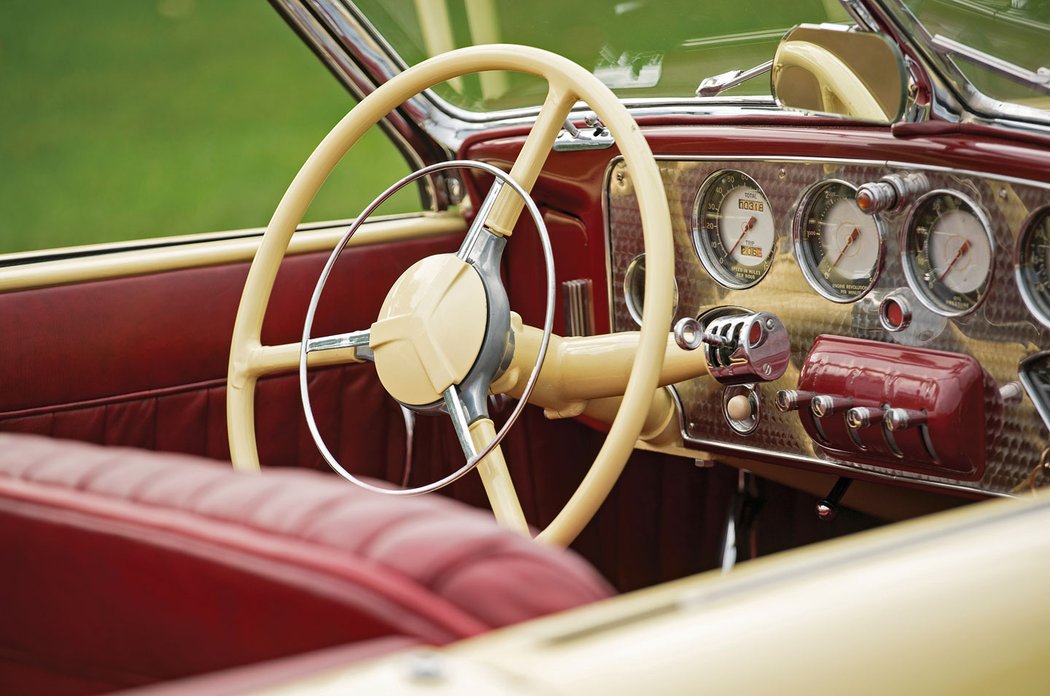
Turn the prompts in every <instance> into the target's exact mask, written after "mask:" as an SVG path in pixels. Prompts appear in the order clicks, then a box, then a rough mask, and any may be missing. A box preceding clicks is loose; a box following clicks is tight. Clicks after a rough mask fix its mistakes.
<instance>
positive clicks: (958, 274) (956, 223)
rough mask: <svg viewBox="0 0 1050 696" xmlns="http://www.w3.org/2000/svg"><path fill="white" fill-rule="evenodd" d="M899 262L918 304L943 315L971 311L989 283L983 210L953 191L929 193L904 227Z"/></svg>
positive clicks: (991, 247) (990, 256) (989, 247)
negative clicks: (920, 303)
mask: <svg viewBox="0 0 1050 696" xmlns="http://www.w3.org/2000/svg"><path fill="white" fill-rule="evenodd" d="M904 235H905V237H904V244H903V245H902V247H901V263H902V265H903V266H904V274H905V275H906V276H907V277H908V282H909V283H911V286H912V290H914V291H915V294H916V296H917V297H918V298H919V301H920V302H922V303H923V304H924V305H926V306H927V307H929V308H930V309H932V310H933V311H935V312H938V313H939V314H942V315H944V316H949V317H955V316H961V315H963V314H967V313H969V312H972V311H973V310H974V309H975V308H976V307H977V305H979V304H980V303H981V301H982V300H983V299H984V295H985V293H986V292H987V290H988V285H989V284H990V283H991V281H992V270H993V268H994V266H993V262H994V258H995V257H994V251H995V244H994V242H993V241H992V230H991V227H990V225H989V223H988V219H987V218H986V217H985V214H984V212H983V211H982V210H981V209H980V208H979V207H978V206H977V204H976V203H974V202H973V201H971V200H970V199H969V198H966V197H965V196H963V195H962V194H960V193H956V192H954V191H930V192H929V193H927V194H926V195H924V196H923V197H922V198H920V199H919V200H917V201H916V202H915V207H914V208H913V209H912V211H911V214H910V215H909V216H908V221H907V223H906V224H905V232H904Z"/></svg>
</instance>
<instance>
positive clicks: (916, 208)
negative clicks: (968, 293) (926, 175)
mask: <svg viewBox="0 0 1050 696" xmlns="http://www.w3.org/2000/svg"><path fill="white" fill-rule="evenodd" d="M938 196H951V197H953V198H956V199H958V200H960V201H962V202H963V203H964V204H965V205H966V207H967V208H968V209H969V212H970V213H972V214H973V216H974V217H975V218H976V219H977V221H978V222H979V223H980V226H981V229H982V230H983V231H984V235H985V237H986V238H987V239H988V249H989V266H988V275H987V277H986V279H985V282H984V286H983V289H982V290H980V291H979V293H978V296H977V300H976V301H975V302H974V303H973V304H972V305H970V306H969V307H967V308H965V309H952V308H951V307H945V306H944V305H943V304H941V303H940V301H938V300H937V299H936V298H934V297H931V296H930V294H929V290H928V288H927V286H926V285H925V284H924V283H921V282H920V279H919V278H917V277H916V275H915V268H914V267H913V266H912V263H911V254H910V251H909V250H910V249H911V239H912V236H913V235H914V234H915V224H916V222H917V217H918V215H919V213H920V211H922V210H923V206H925V205H926V204H927V203H928V202H929V201H930V200H932V199H934V198H936V197H938ZM899 246H900V250H899V260H900V264H901V268H902V269H903V270H904V277H905V278H906V279H907V281H908V286H909V287H910V288H911V290H912V292H913V293H914V294H915V297H916V298H918V300H919V302H921V303H922V305H923V306H924V307H926V308H927V309H929V310H930V311H931V312H934V313H936V314H939V315H940V316H942V317H949V318H955V317H963V316H966V315H968V314H971V313H973V312H974V311H976V310H977V308H978V307H980V306H981V305H982V304H984V301H985V299H986V298H987V297H988V294H989V291H990V290H991V287H992V283H993V282H994V281H995V235H994V234H993V233H992V224H991V222H990V221H989V220H988V215H987V213H985V212H984V209H983V208H982V207H981V206H980V205H978V204H977V203H976V202H975V201H974V200H973V199H972V198H970V197H969V196H967V195H966V194H964V193H962V192H960V191H956V190H953V189H934V190H932V191H928V192H926V193H924V194H923V195H922V196H920V197H919V198H918V199H917V200H916V201H915V203H913V204H912V205H911V207H910V208H909V209H908V217H907V219H905V221H904V225H903V226H902V227H901V232H900V239H899Z"/></svg>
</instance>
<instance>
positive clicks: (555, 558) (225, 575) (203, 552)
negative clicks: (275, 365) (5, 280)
mask: <svg viewBox="0 0 1050 696" xmlns="http://www.w3.org/2000/svg"><path fill="white" fill-rule="evenodd" d="M0 557H2V558H3V559H4V564H5V565H4V571H3V573H2V574H0V616H2V617H3V620H2V621H0V693H25V692H34V693H41V692H49V693H90V692H98V691H104V690H108V689H114V688H118V687H128V686H134V685H140V684H148V683H151V682H157V681H164V680H169V679H173V678H177V677H182V676H187V675H192V674H199V673H202V672H208V671H212V670H216V669H221V668H226V667H231V666H236V665H241V664H246V663H251V662H257V661H262V660H268V659H273V658H276V657H280V656H283V655H290V654H295V653H300V652H305V651H308V650H314V649H318V648H323V647H326V646H332V645H338V644H341V643H347V642H352V641H362V640H371V639H375V638H378V637H382V636H406V637H409V638H411V639H413V640H419V641H421V642H426V643H434V644H442V643H447V642H449V641H454V640H457V639H459V638H463V637H467V636H471V635H475V634H478V633H481V632H484V631H486V630H489V629H491V628H494V627H497V626H503V625H507V624H511V623H515V622H518V621H523V620H526V619H529V618H532V617H535V616H540V615H543V614H546V613H549V612H554V611H560V610H564V609H567V608H571V607H574V606H578V605H580V604H584V603H587V602H591V601H594V600H597V599H600V598H603V597H605V596H608V595H609V594H610V592H611V590H610V588H609V587H608V586H607V584H606V583H605V582H604V581H603V580H602V579H601V578H600V577H599V576H598V575H597V573H595V572H594V571H593V570H592V569H591V568H590V567H589V566H587V564H585V563H584V562H583V561H581V560H580V559H579V558H577V557H576V556H574V555H573V554H571V553H569V552H561V551H557V550H553V549H549V548H546V547H542V546H540V545H537V544H533V543H531V542H530V541H528V540H527V539H524V538H522V537H519V536H517V535H514V534H511V533H508V532H504V531H503V530H500V529H499V528H497V527H496V526H495V525H494V523H493V522H492V519H491V515H490V514H489V513H485V512H482V511H476V510H472V509H468V508H466V507H464V506H462V505H460V504H457V503H455V502H452V501H449V500H446V499H443V498H440V497H437V496H428V497H424V498H412V499H403V498H401V499H391V498H388V497H379V496H376V495H375V494H370V493H367V492H364V491H361V490H359V489H357V488H354V487H352V486H350V485H349V484H347V483H345V482H343V481H341V480H339V479H337V478H335V477H331V476H322V475H318V474H316V473H314V472H310V471H293V470H287V469H281V470H271V471H266V472H265V473H263V474H261V475H251V474H238V473H235V472H233V471H232V470H231V469H229V468H227V467H224V466H221V465H218V464H216V463H214V462H205V461H202V460H197V459H195V458H192V457H187V456H182V455H174V454H158V453H152V452H142V451H137V450H129V449H119V448H102V447H97V446H94V445H89V444H83V443H73V442H65V441H58V440H53V439H48V438H40V437H34V436H26V435H12V434H0Z"/></svg>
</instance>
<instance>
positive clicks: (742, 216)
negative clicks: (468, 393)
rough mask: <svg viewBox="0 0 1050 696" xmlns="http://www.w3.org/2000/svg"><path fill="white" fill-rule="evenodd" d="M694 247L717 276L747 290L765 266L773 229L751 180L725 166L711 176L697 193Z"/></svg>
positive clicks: (769, 262) (768, 261)
mask: <svg viewBox="0 0 1050 696" xmlns="http://www.w3.org/2000/svg"><path fill="white" fill-rule="evenodd" d="M694 220H695V223H694V227H693V246H695V247H696V253H697V255H698V256H699V257H700V261H701V263H703V264H704V268H706V269H707V272H708V273H710V274H711V275H712V276H714V278H715V280H717V281H718V282H720V283H721V284H722V285H725V286H726V287H730V288H749V287H751V286H752V285H754V284H755V283H757V282H758V281H760V280H762V277H763V276H764V275H765V274H766V272H767V271H768V270H769V267H770V265H772V263H773V253H774V252H775V251H776V231H775V229H774V227H773V212H772V211H771V210H770V209H769V201H767V200H766V196H765V194H764V193H762V189H761V188H759V186H758V184H756V183H755V180H754V179H752V178H751V177H749V176H748V175H747V174H744V173H743V172H738V171H735V170H732V169H726V170H723V171H720V172H716V173H715V174H712V175H711V176H710V177H709V178H708V179H707V181H705V182H704V185H703V186H701V187H700V193H699V194H697V197H696V210H695V217H694Z"/></svg>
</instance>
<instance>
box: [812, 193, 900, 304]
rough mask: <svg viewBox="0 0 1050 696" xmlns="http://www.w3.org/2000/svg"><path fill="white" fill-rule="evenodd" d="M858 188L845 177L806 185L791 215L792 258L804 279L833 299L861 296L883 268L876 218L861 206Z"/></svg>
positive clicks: (879, 229) (879, 227)
mask: <svg viewBox="0 0 1050 696" xmlns="http://www.w3.org/2000/svg"><path fill="white" fill-rule="evenodd" d="M856 197H857V189H856V188H855V187H853V186H851V185H850V184H847V183H846V182H845V181H838V180H830V181H824V182H821V183H819V184H817V185H816V186H814V187H813V188H811V189H810V190H809V191H808V192H807V193H806V195H805V196H804V197H803V199H802V203H801V204H800V205H799V207H798V212H797V213H796V214H795V224H794V227H793V231H792V233H793V237H794V242H795V257H796V258H797V259H798V264H799V267H800V268H801V269H802V273H803V274H804V275H805V276H806V279H807V280H808V281H809V284H810V285H812V286H813V289H815V290H816V291H817V292H819V293H820V294H821V295H823V296H824V297H826V298H828V299H829V300H831V301H832V302H853V301H855V300H858V299H860V298H861V297H862V296H863V295H864V294H865V293H866V292H868V290H870V289H871V286H872V285H874V284H875V281H876V280H877V279H878V276H879V271H880V270H881V268H882V255H883V249H884V245H883V233H882V226H881V223H880V222H879V219H878V218H877V217H874V216H871V215H866V214H864V213H862V212H861V211H860V208H858V207H857V203H856Z"/></svg>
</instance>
